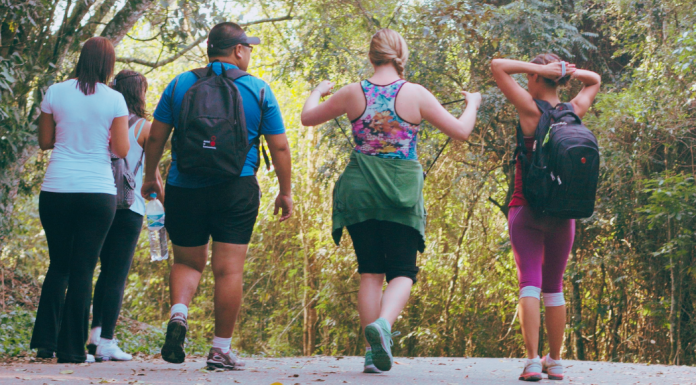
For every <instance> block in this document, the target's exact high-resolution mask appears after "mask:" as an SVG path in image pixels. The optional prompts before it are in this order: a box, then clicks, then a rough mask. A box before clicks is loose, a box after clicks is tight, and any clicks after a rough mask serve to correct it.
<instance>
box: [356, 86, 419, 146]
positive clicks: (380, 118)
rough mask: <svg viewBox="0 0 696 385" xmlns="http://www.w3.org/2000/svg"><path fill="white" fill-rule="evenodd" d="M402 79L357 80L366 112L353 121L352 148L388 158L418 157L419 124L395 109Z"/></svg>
mask: <svg viewBox="0 0 696 385" xmlns="http://www.w3.org/2000/svg"><path fill="white" fill-rule="evenodd" d="M404 84H406V81H405V80H403V79H402V80H397V81H395V82H394V83H391V84H388V85H386V86H380V85H376V84H372V83H370V82H369V81H367V80H363V81H362V82H360V85H361V86H362V89H363V92H364V93H365V101H366V103H367V105H366V106H365V112H363V114H362V115H361V116H360V117H359V118H358V119H356V120H354V121H352V122H351V123H352V124H353V138H354V140H355V145H356V146H355V151H357V152H359V153H361V154H365V155H373V156H377V157H380V158H390V159H409V160H415V159H418V155H417V153H416V141H417V139H418V130H419V128H420V126H419V125H418V124H413V123H409V122H407V121H405V120H403V119H401V117H400V116H399V115H398V114H397V113H396V108H395V102H396V95H397V94H398V93H399V90H401V87H402V86H403V85H404Z"/></svg>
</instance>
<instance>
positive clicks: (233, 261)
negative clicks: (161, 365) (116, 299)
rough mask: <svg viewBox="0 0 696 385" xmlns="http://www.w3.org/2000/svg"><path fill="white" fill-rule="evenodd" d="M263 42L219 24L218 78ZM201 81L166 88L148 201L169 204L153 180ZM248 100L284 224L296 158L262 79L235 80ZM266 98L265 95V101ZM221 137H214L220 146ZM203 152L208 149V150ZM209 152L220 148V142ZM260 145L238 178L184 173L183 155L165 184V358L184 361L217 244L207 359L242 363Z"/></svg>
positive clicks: (193, 78) (186, 79) (211, 51)
mask: <svg viewBox="0 0 696 385" xmlns="http://www.w3.org/2000/svg"><path fill="white" fill-rule="evenodd" d="M259 43H260V39H259V38H257V37H248V36H246V34H245V33H244V30H243V29H242V28H241V27H240V26H239V25H237V24H235V23H221V24H218V25H216V26H215V27H213V29H211V31H210V34H209V36H208V57H209V60H210V63H209V64H208V67H211V66H212V69H213V71H214V72H215V73H216V74H217V75H221V74H222V71H223V70H225V71H228V70H230V69H233V68H238V69H241V70H243V71H246V69H247V67H248V65H249V60H250V58H251V52H252V51H253V48H254V47H253V46H254V45H257V44H259ZM197 81H199V80H198V77H197V75H195V74H194V73H192V72H185V73H183V74H180V75H178V76H177V77H176V78H175V79H174V80H172V82H171V83H170V84H169V85H168V86H167V88H166V89H165V90H164V93H163V94H162V97H161V99H160V101H159V104H158V105H157V109H156V110H155V113H154V121H153V123H152V128H151V130H150V136H149V138H148V141H147V145H146V156H145V159H146V166H145V181H144V182H143V189H142V193H143V196H146V197H148V196H150V194H151V193H156V194H157V195H158V196H160V197H163V194H162V193H163V191H162V185H161V182H160V181H158V180H157V179H156V178H155V177H156V175H157V173H156V169H157V166H158V163H159V161H160V158H161V157H162V152H163V150H164V145H165V143H166V142H167V140H168V138H169V134H170V133H171V131H172V128H173V127H175V126H177V124H178V123H179V113H180V111H181V110H182V100H183V99H184V94H186V91H187V90H189V89H190V88H191V87H192V86H193V85H194V84H195V83H196V82H197ZM234 85H235V86H236V87H237V89H238V90H239V94H240V95H241V98H242V102H243V103H242V104H243V109H244V116H245V118H246V129H247V133H248V138H249V143H250V144H251V143H254V142H253V141H254V140H255V139H256V138H257V137H259V136H260V135H263V136H264V137H265V139H266V141H267V142H268V148H269V149H270V151H271V156H272V159H273V165H274V167H275V171H276V175H277V177H278V182H279V184H280V192H279V194H278V197H277V198H276V200H275V214H278V212H279V211H282V213H281V218H280V220H281V221H284V220H286V219H287V218H289V217H290V215H291V213H292V194H291V186H290V174H291V159H290V149H289V147H288V141H287V137H286V135H285V127H284V125H283V119H282V117H281V113H280V107H279V105H278V102H277V100H276V98H275V96H274V95H273V92H272V91H271V88H270V87H269V86H268V84H266V83H265V82H264V81H263V80H260V79H258V78H256V77H253V76H242V77H239V78H237V79H235V80H234ZM261 95H263V96H261ZM214 138H215V137H214V136H213V137H212V138H211V140H212V141H214V140H215V139H214ZM204 145H205V144H204ZM207 145H209V146H212V147H214V146H215V144H214V142H212V143H211V142H208V143H207ZM258 151H259V148H258V145H254V146H252V148H251V150H250V151H249V152H248V154H247V156H246V162H245V163H244V166H243V168H242V171H241V174H240V176H239V177H232V178H221V177H213V176H202V175H198V174H195V173H185V172H180V170H179V169H178V168H177V154H176V153H175V151H174V150H172V163H171V167H170V169H169V175H168V177H167V186H166V190H165V191H164V192H166V200H165V211H166V218H165V226H166V228H167V232H168V233H169V237H170V239H171V240H172V244H173V249H174V264H173V266H172V270H171V274H170V278H169V279H170V296H171V304H172V309H171V318H170V320H169V324H168V326H167V336H166V340H165V344H164V347H163V348H162V358H163V359H164V360H165V361H168V362H172V363H181V362H184V358H185V355H186V353H185V352H184V340H185V338H186V332H187V331H188V324H187V317H188V305H189V303H190V302H191V299H192V298H193V296H194V294H195V292H196V289H197V287H198V282H199V280H200V278H201V273H202V272H203V269H204V268H205V265H206V262H207V257H208V242H209V239H210V237H211V236H212V238H213V246H212V263H211V265H212V269H213V275H214V277H215V299H214V300H215V339H214V340H213V347H212V348H211V349H210V353H209V355H208V366H210V367H216V368H223V369H240V368H242V367H243V366H244V363H243V361H241V360H240V359H239V358H237V357H236V356H235V355H234V354H233V353H232V351H231V350H230V342H231V339H232V332H233V330H234V326H235V321H236V319H237V315H238V314H239V309H240V306H241V302H242V275H243V271H244V259H245V257H246V253H247V249H248V244H249V241H250V239H251V234H252V230H253V228H254V223H255V222H256V216H257V214H258V210H259V200H260V191H259V185H258V182H257V180H256V176H255V175H256V169H257V168H258V167H259V164H258V163H259V156H258V154H259V152H258Z"/></svg>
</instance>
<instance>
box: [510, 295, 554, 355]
mask: <svg viewBox="0 0 696 385" xmlns="http://www.w3.org/2000/svg"><path fill="white" fill-rule="evenodd" d="M519 307H520V324H521V325H522V336H523V337H524V346H525V348H526V349H527V358H529V359H534V358H536V357H537V355H538V354H537V351H538V350H539V324H540V323H541V320H540V319H541V314H540V313H541V311H540V310H539V300H538V299H536V298H534V297H522V298H520V304H519ZM564 314H565V313H564ZM563 325H565V322H564V323H563ZM561 338H563V335H562V334H561Z"/></svg>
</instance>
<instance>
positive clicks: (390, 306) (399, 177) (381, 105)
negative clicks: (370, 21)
mask: <svg viewBox="0 0 696 385" xmlns="http://www.w3.org/2000/svg"><path fill="white" fill-rule="evenodd" d="M369 59H370V62H371V63H372V65H373V67H374V74H373V76H372V77H371V78H369V79H367V80H363V81H361V82H358V83H353V84H349V85H347V86H345V87H343V88H341V89H340V90H338V92H336V94H335V95H333V96H331V97H330V98H329V99H328V100H327V101H326V102H324V103H321V104H320V103H319V100H320V98H321V97H323V96H327V95H329V94H330V93H331V89H332V87H333V83H332V82H329V81H323V82H321V83H320V84H319V85H318V86H317V88H316V89H314V90H313V91H312V93H311V94H310V96H309V98H308V99H307V101H306V102H305V105H304V109H303V111H302V124H303V125H305V126H316V125H318V124H322V123H324V122H327V121H329V120H331V119H334V118H336V117H338V116H341V115H343V114H346V115H347V116H348V119H350V121H351V122H352V126H353V138H354V140H355V143H356V146H355V149H354V151H352V153H351V156H350V162H349V164H348V166H347V167H346V170H345V171H344V172H343V174H342V175H341V177H340V178H339V180H338V182H336V187H335V189H334V196H333V198H334V204H333V234H332V235H333V238H334V241H335V242H336V244H337V245H338V243H339V242H340V239H341V234H342V231H343V227H347V228H348V233H349V234H350V236H351V238H352V239H353V247H354V248H355V254H356V255H357V259H358V272H359V273H360V275H361V279H360V290H359V292H358V313H359V314H360V322H361V325H362V327H363V329H364V331H365V339H366V340H367V342H368V346H367V352H366V354H365V367H364V371H365V372H366V373H379V372H380V371H387V370H389V369H391V366H392V364H393V357H392V353H391V344H392V332H391V328H392V325H393V324H394V322H395V321H396V319H397V317H398V316H399V314H400V313H401V310H402V309H403V307H404V306H405V305H406V302H407V301H408V298H409V295H410V292H411V287H412V285H413V284H414V283H415V282H416V274H417V273H418V267H417V266H416V257H417V252H418V251H421V252H423V250H424V249H425V236H424V233H425V208H424V204H423V191H422V190H423V169H422V168H421V165H420V163H419V162H418V156H417V153H416V142H417V137H418V131H419V130H420V123H421V121H422V120H426V121H428V122H430V123H431V124H432V125H433V126H435V127H437V128H438V129H440V130H441V131H442V132H443V133H445V134H446V135H448V136H449V137H451V138H453V139H457V140H467V139H468V138H469V135H470V134H471V131H472V130H473V129H474V124H475V122H476V111H477V109H478V107H479V105H480V103H481V95H480V94H478V93H468V92H462V93H463V94H465V95H466V100H467V106H466V109H465V111H464V113H463V114H462V116H461V117H460V118H459V119H457V118H455V117H454V116H452V115H451V114H450V113H449V112H447V110H445V109H444V108H443V107H442V106H441V105H440V103H439V102H438V101H437V99H436V98H435V96H433V95H432V94H431V93H430V92H429V91H428V90H426V89H425V88H423V87H422V86H420V85H418V84H414V83H409V82H407V81H406V80H404V67H405V66H406V61H407V60H408V47H407V46H406V41H405V40H404V39H403V37H401V35H399V34H398V33H397V32H394V31H393V30H390V29H382V30H379V31H378V32H377V33H375V34H374V36H372V41H371V42H370V51H369ZM385 278H386V280H387V283H388V285H387V288H386V290H384V293H382V285H383V284H384V280H385Z"/></svg>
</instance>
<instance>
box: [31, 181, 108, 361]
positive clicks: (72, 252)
mask: <svg viewBox="0 0 696 385" xmlns="http://www.w3.org/2000/svg"><path fill="white" fill-rule="evenodd" d="M115 214H116V196H115V195H109V194H99V193H53V192H46V191H42V192H41V194H40V195H39V216H40V218H41V225H42V226H43V228H44V232H45V233H46V240H47V241H48V254H49V258H50V265H49V267H48V272H47V273H46V279H45V280H44V283H43V287H42V288H41V299H40V300H39V309H38V311H37V314H36V322H35V323H34V331H33V335H32V338H31V348H43V349H48V350H53V351H55V352H56V353H57V356H58V359H59V360H61V361H62V362H84V361H85V359H86V358H87V357H86V354H85V343H86V340H87V334H88V325H89V306H90V303H91V299H92V275H93V274H94V267H95V266H96V264H97V259H98V258H99V253H100V252H101V249H102V245H103V244H104V239H106V234H107V233H108V232H109V227H111V222H112V221H113V219H114V215H115ZM66 289H67V294H66Z"/></svg>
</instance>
